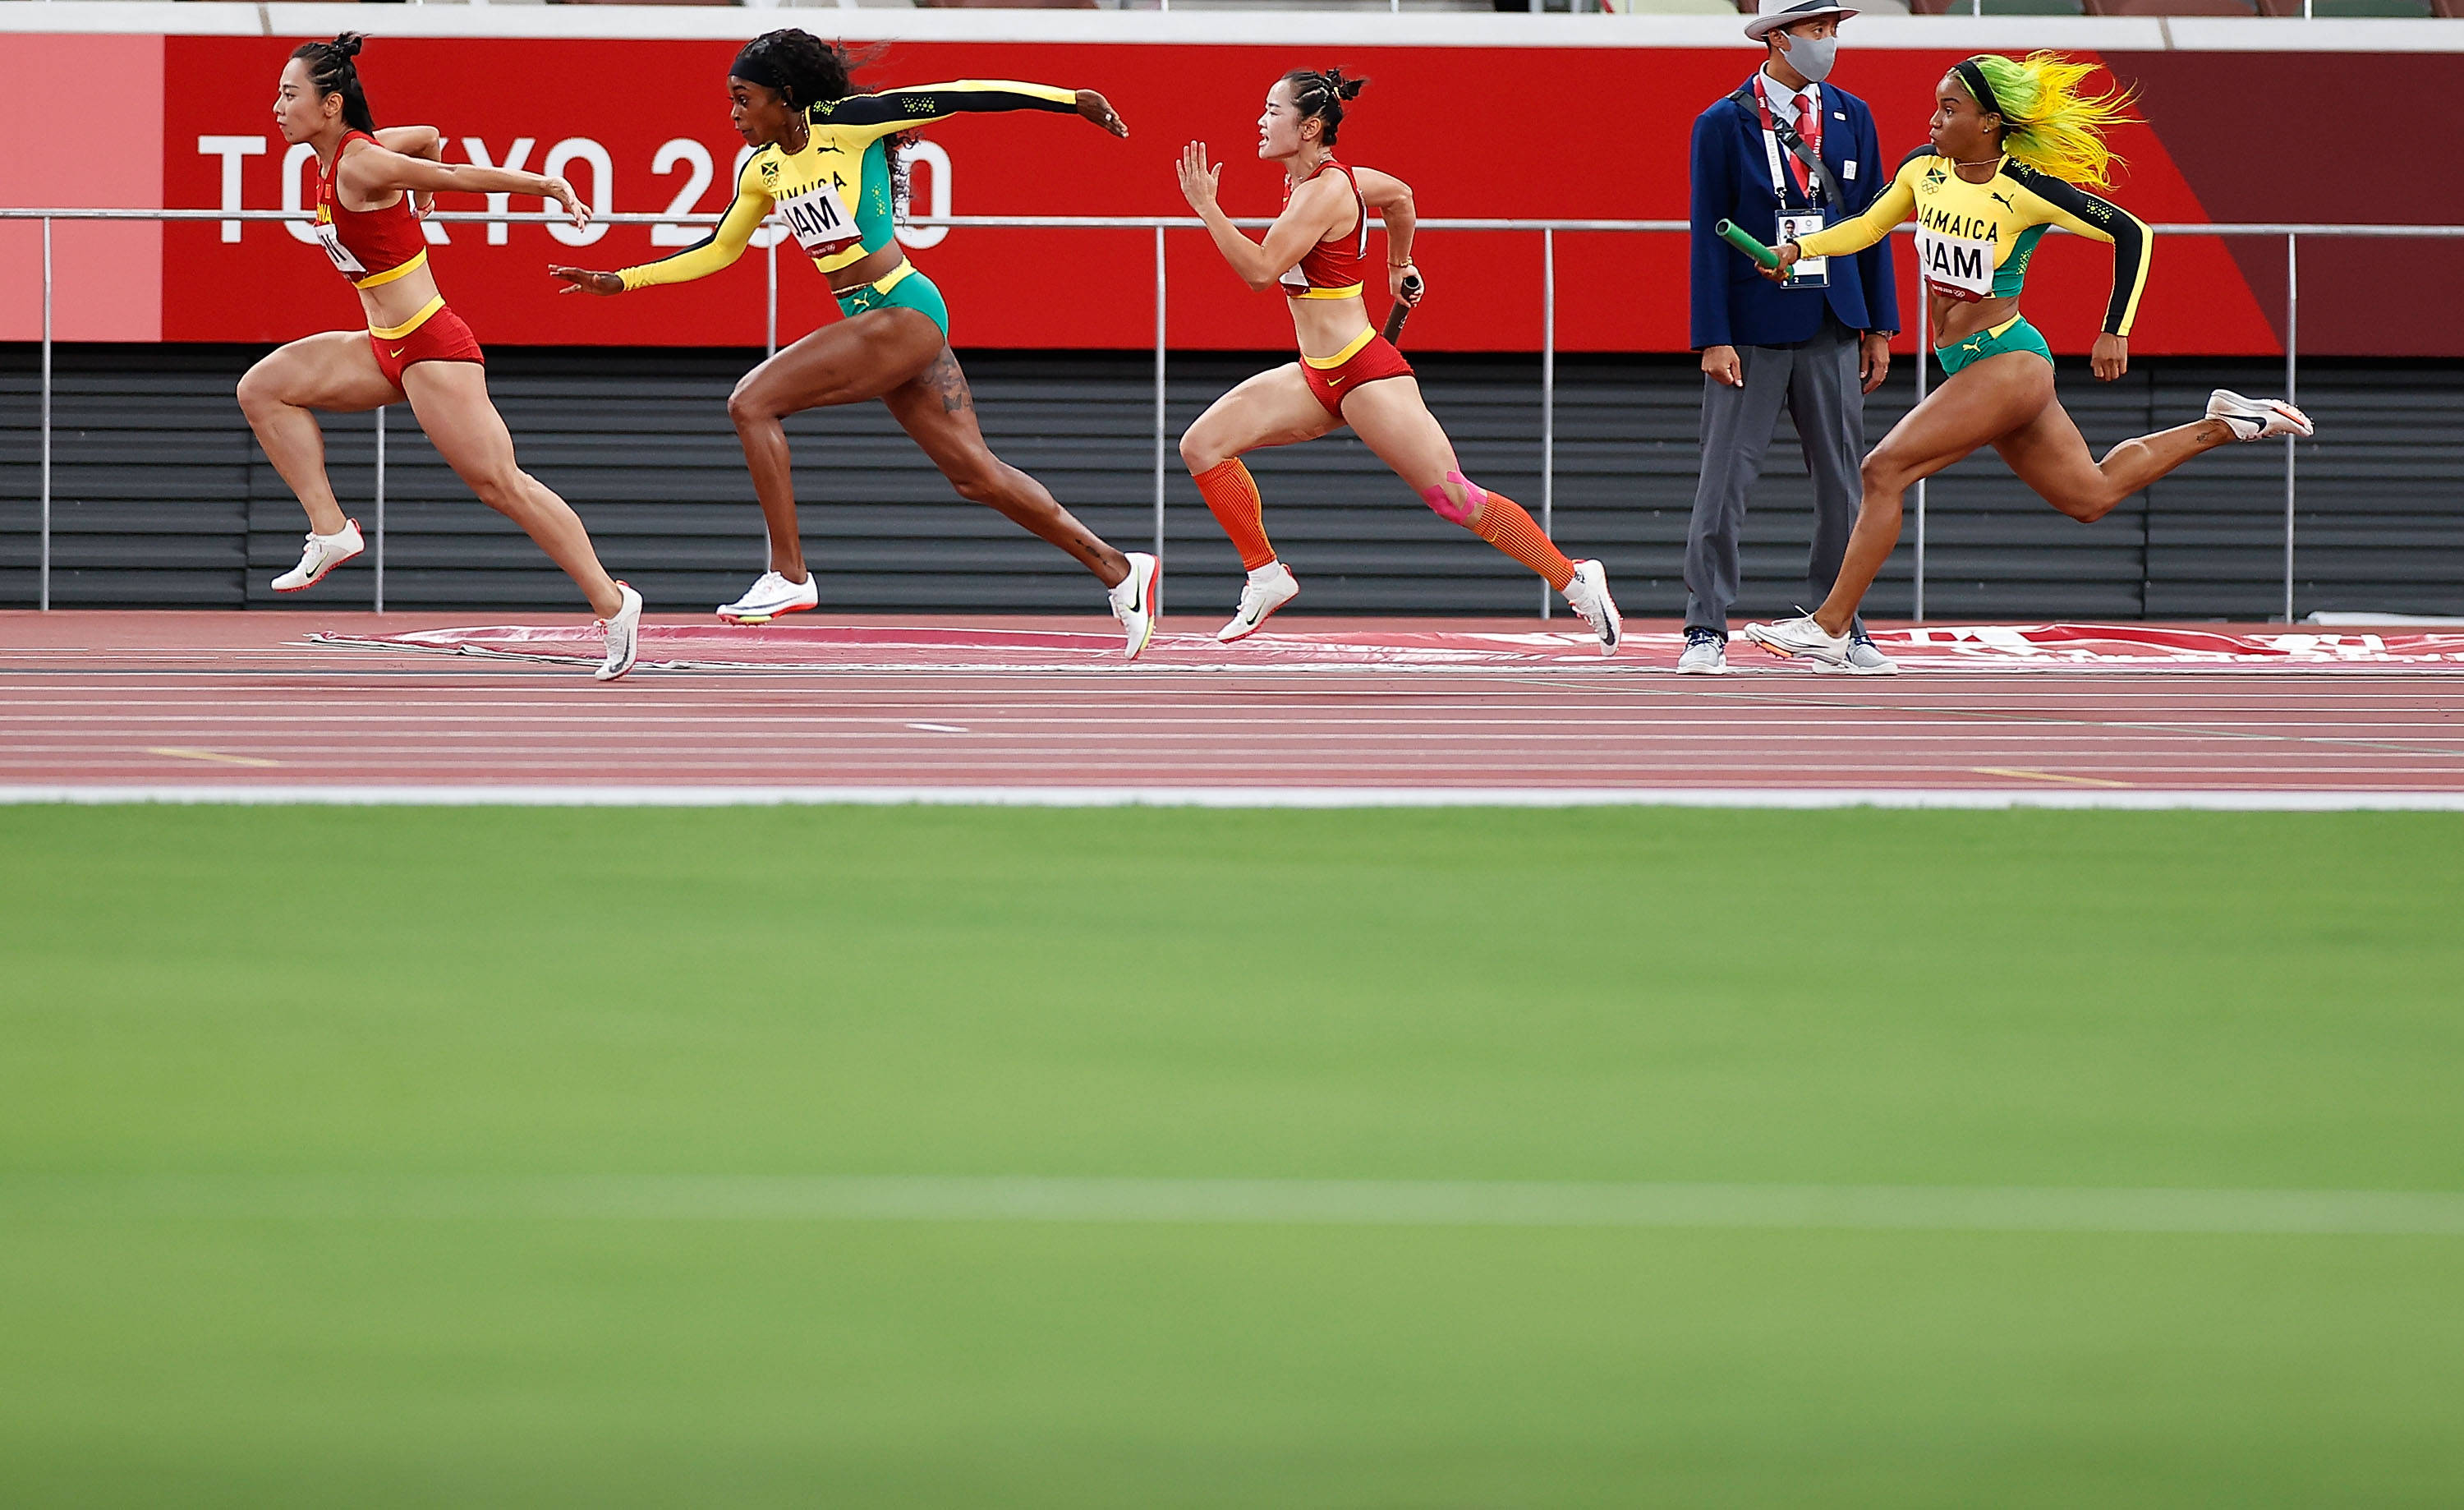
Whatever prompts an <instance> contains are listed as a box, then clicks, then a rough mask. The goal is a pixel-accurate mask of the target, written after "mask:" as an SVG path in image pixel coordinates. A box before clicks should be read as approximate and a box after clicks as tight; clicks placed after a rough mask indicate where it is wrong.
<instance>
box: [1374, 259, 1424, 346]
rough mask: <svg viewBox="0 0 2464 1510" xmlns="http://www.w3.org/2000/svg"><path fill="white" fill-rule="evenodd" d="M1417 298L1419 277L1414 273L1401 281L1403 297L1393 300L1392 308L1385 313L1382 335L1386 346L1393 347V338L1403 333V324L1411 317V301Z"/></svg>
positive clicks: (1418, 294)
mask: <svg viewBox="0 0 2464 1510" xmlns="http://www.w3.org/2000/svg"><path fill="white" fill-rule="evenodd" d="M1419 296H1420V275H1419V274H1418V273H1414V274H1412V275H1410V276H1409V277H1407V278H1404V279H1403V297H1402V298H1401V299H1398V300H1395V307H1394V308H1392V309H1390V310H1388V311H1386V329H1385V331H1384V332H1383V334H1384V335H1385V337H1386V344H1388V345H1393V344H1395V338H1396V337H1397V336H1399V335H1401V334H1402V333H1403V322H1404V321H1406V320H1408V319H1410V318H1411V315H1412V300H1415V299H1418V298H1419Z"/></svg>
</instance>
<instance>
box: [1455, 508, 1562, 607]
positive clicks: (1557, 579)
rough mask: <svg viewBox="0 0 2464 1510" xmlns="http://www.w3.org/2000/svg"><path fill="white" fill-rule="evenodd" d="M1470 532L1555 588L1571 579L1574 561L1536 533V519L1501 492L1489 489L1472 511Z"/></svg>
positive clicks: (1537, 522)
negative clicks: (1527, 567)
mask: <svg viewBox="0 0 2464 1510" xmlns="http://www.w3.org/2000/svg"><path fill="white" fill-rule="evenodd" d="M1470 525H1471V532H1472V533H1473V534H1475V535H1478V536H1479V537H1480V538H1481V539H1483V540H1485V541H1486V542H1488V543H1489V544H1492V545H1495V546H1496V547H1497V548H1498V549H1500V550H1502V551H1504V552H1506V553H1507V555H1509V556H1512V557H1513V558H1514V559H1515V560H1517V561H1519V562H1521V563H1523V564H1524V565H1525V566H1529V567H1530V568H1531V569H1532V570H1534V571H1536V572H1538V573H1540V575H1542V576H1543V577H1546V578H1548V579H1549V586H1551V587H1552V588H1556V589H1557V590H1558V591H1560V592H1563V591H1565V590H1566V584H1567V583H1569V582H1572V581H1573V580H1574V564H1573V562H1571V561H1568V560H1567V559H1566V553H1565V552H1564V551H1562V550H1559V549H1558V548H1557V547H1556V545H1555V544H1552V543H1551V541H1550V539H1549V537H1548V536H1546V535H1544V534H1542V533H1540V522H1539V521H1537V520H1535V519H1533V518H1532V517H1531V516H1530V515H1529V514H1527V513H1525V512H1524V511H1523V505H1522V504H1520V503H1517V502H1515V501H1514V500H1512V499H1510V498H1507V496H1506V495H1505V494H1503V493H1491V494H1489V495H1488V499H1487V501H1486V502H1485V503H1483V504H1481V505H1479V506H1478V507H1477V508H1476V509H1475V510H1474V512H1473V514H1472V517H1471V520H1470Z"/></svg>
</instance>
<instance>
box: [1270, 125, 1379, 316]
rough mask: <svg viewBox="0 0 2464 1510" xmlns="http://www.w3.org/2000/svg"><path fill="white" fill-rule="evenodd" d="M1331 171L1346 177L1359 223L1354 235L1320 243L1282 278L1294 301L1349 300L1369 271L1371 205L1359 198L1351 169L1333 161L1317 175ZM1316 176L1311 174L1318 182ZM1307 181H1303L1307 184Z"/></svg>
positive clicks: (1288, 200) (1320, 167)
mask: <svg viewBox="0 0 2464 1510" xmlns="http://www.w3.org/2000/svg"><path fill="white" fill-rule="evenodd" d="M1330 167H1331V168H1332V169H1334V170H1335V171H1336V172H1338V173H1341V174H1342V175H1343V182H1344V183H1345V184H1346V185H1347V186H1348V187H1349V188H1350V189H1352V202H1353V204H1354V205H1355V206H1357V207H1358V208H1359V211H1360V224H1359V225H1357V226H1355V227H1354V228H1353V232H1352V233H1351V234H1349V235H1346V236H1344V237H1343V238H1341V239H1340V240H1335V241H1320V242H1318V243H1317V244H1316V245H1315V246H1312V247H1310V248H1309V255H1307V256H1304V257H1302V258H1301V259H1300V261H1299V262H1298V263H1297V264H1295V265H1294V266H1292V267H1291V268H1288V269H1287V270H1286V271H1285V273H1284V276H1283V278H1282V279H1281V282H1282V285H1283V291H1284V293H1285V295H1286V296H1287V298H1291V299H1350V298H1352V297H1353V295H1356V294H1358V293H1359V292H1360V285H1361V283H1362V281H1363V280H1364V279H1365V278H1367V276H1368V268H1369V202H1368V201H1367V200H1365V199H1363V198H1361V197H1360V186H1359V185H1358V184H1357V183H1354V182H1353V177H1352V170H1351V169H1350V168H1348V167H1344V166H1343V165H1342V164H1340V163H1338V162H1336V161H1335V160H1334V159H1332V158H1328V159H1327V160H1326V161H1325V162H1323V163H1321V164H1319V165H1318V169H1317V171H1318V173H1323V172H1325V171H1326V170H1327V169H1328V168H1330ZM1316 177H1317V173H1311V174H1310V175H1309V178H1310V179H1315V178H1316ZM1306 181H1307V180H1305V181H1304V182H1306ZM1299 187H1300V185H1298V184H1295V185H1293V186H1291V188H1290V189H1285V190H1284V203H1285V204H1287V205H1288V204H1290V203H1291V202H1292V189H1298V188H1299Z"/></svg>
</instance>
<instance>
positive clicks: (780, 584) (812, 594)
mask: <svg viewBox="0 0 2464 1510" xmlns="http://www.w3.org/2000/svg"><path fill="white" fill-rule="evenodd" d="M821 601H822V585H821V583H820V582H819V581H818V580H816V579H815V578H814V576H813V574H812V573H811V572H809V571H807V572H805V573H804V580H803V581H802V582H790V581H788V580H787V579H786V578H784V577H782V576H781V575H779V573H777V572H775V571H765V572H763V573H762V574H761V580H760V581H759V582H757V583H755V584H753V586H752V587H750V588H746V589H745V591H744V596H742V597H740V598H738V599H737V600H736V601H735V602H733V603H722V604H720V605H719V607H718V616H719V617H720V618H723V619H725V620H727V621H728V622H729V623H730V624H746V623H752V624H766V623H768V622H769V621H770V620H772V619H774V618H777V617H778V616H779V615H780V614H781V613H802V612H803V611H805V610H807V609H811V608H814V607H816V606H818V605H819V604H820V603H821Z"/></svg>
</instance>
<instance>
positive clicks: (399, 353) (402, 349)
mask: <svg viewBox="0 0 2464 1510" xmlns="http://www.w3.org/2000/svg"><path fill="white" fill-rule="evenodd" d="M409 349H410V348H409V347H408V346H396V347H395V348H394V349H393V350H392V351H391V352H390V353H388V354H389V355H391V356H393V357H395V358H397V359H399V358H400V357H401V356H402V354H403V353H404V352H406V351H407V350H409Z"/></svg>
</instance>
